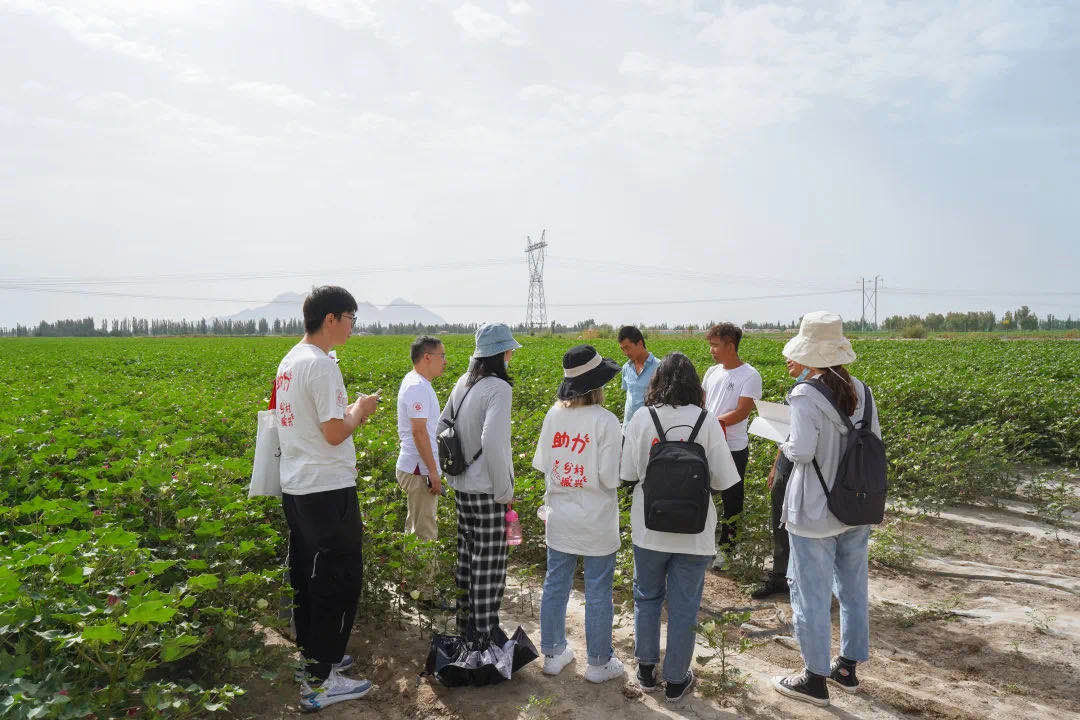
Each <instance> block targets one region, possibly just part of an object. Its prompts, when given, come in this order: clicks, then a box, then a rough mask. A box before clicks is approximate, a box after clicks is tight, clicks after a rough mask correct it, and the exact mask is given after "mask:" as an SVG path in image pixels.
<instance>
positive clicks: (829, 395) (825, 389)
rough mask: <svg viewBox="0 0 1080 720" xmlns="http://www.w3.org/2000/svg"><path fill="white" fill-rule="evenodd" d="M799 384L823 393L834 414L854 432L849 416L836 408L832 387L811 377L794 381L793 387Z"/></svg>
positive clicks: (849, 430)
mask: <svg viewBox="0 0 1080 720" xmlns="http://www.w3.org/2000/svg"><path fill="white" fill-rule="evenodd" d="M799 385H809V386H810V387H812V388H814V389H815V390H817V391H818V392H819V393H821V394H822V395H824V396H825V399H826V400H828V401H829V405H831V406H832V409H833V410H835V411H836V414H837V415H839V416H840V419H841V420H842V421H843V423H844V425H845V426H846V427H847V430H848V432H854V431H855V426H854V425H852V424H851V418H849V417H848V416H847V415H845V414H844V412H843V411H842V410H841V409H840V408H838V407H837V406H836V397H835V396H834V395H833V391H832V388H830V387H829V386H828V385H826V384H825V383H824V382H822V381H821V380H818V379H817V378H812V379H810V380H803V381H802V382H797V383H795V387H798V386H799ZM792 389H794V388H792Z"/></svg>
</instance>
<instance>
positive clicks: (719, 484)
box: [619, 405, 739, 555]
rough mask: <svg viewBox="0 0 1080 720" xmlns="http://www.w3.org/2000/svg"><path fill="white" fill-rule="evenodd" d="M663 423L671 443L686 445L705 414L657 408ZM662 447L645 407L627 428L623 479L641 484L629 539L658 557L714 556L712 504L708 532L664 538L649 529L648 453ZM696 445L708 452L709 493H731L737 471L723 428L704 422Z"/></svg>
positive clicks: (632, 508)
mask: <svg viewBox="0 0 1080 720" xmlns="http://www.w3.org/2000/svg"><path fill="white" fill-rule="evenodd" d="M653 409H654V410H656V414H657V415H658V416H659V418H660V425H661V427H663V428H664V430H665V434H666V435H667V439H668V440H686V439H687V438H689V437H690V433H691V432H692V431H693V429H694V424H695V423H696V422H697V420H698V416H699V415H700V414H701V408H699V407H698V406H697V405H682V406H680V407H677V408H676V407H671V406H670V405H658V406H656V407H654V408H653ZM659 441H660V437H659V435H658V434H657V432H656V426H655V425H653V420H652V416H651V415H650V414H649V410H648V408H647V407H644V408H642V409H641V410H640V412H636V413H634V417H633V418H632V419H631V420H630V425H629V426H627V428H626V442H625V443H624V444H623V449H622V469H621V470H620V472H619V474H620V475H621V477H622V479H623V480H625V481H626V482H633V483H637V485H635V486H634V499H633V504H632V505H631V506H630V536H631V538H632V539H633V541H634V544H635V545H637V546H638V547H642V548H646V549H647V550H656V551H658V552H669V553H686V554H688V555H715V554H716V507H715V505H716V504H715V503H713V502H710V503H709V516H708V519H707V520H706V521H705V529H704V530H702V531H701V532H699V533H698V534H696V535H689V534H686V535H684V534H681V533H669V532H660V531H659V530H649V529H648V528H647V527H645V494H644V491H643V490H642V487H641V485H642V482H643V481H644V480H645V469H646V468H647V467H648V465H649V449H650V448H652V446H653V445H655V444H656V443H658V442H659ZM695 442H697V444H698V445H701V446H702V447H703V448H705V457H706V459H707V460H708V461H709V487H711V488H712V489H713V490H727V489H728V488H729V487H731V486H732V485H735V484H736V483H738V482H739V471H738V470H736V469H735V461H734V460H732V459H731V451H730V450H728V446H727V441H725V440H724V428H722V427H721V426H720V421H719V420H717V419H716V417H715V416H709V417H706V418H705V422H703V423H702V424H701V430H699V431H698V434H697V438H695Z"/></svg>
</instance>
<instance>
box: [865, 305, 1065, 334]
mask: <svg viewBox="0 0 1080 720" xmlns="http://www.w3.org/2000/svg"><path fill="white" fill-rule="evenodd" d="M846 324H847V323H845V325H846ZM919 326H922V327H923V328H926V329H927V330H930V331H932V332H942V331H944V332H992V331H994V330H1003V331H1007V330H1076V329H1080V319H1078V320H1073V317H1072V315H1069V316H1068V318H1066V319H1062V318H1059V317H1055V316H1054V315H1053V314H1050V313H1048V314H1047V315H1046V316H1045V317H1044V318H1041V319H1040V318H1039V317H1038V316H1037V315H1036V314H1035V313H1033V312H1032V311H1031V308H1029V307H1028V306H1027V305H1021V306H1020V307H1019V308H1017V309H1016V310H1006V311H1005V314H1004V315H1002V316H1001V317H1000V318H998V317H997V316H996V315H995V314H994V313H992V312H990V311H989V310H981V311H969V312H949V313H945V314H942V313H927V314H926V315H925V316H923V315H891V316H889V317H887V318H885V322H884V323H883V324H882V328H883V329H885V330H894V331H899V330H906V329H910V328H917V327H919Z"/></svg>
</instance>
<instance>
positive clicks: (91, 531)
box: [0, 335, 1080, 719]
mask: <svg viewBox="0 0 1080 720" xmlns="http://www.w3.org/2000/svg"><path fill="white" fill-rule="evenodd" d="M408 341H409V339H408V338H401V337H363V338H354V339H353V340H352V341H351V342H350V343H349V344H348V345H347V346H345V347H343V348H340V349H339V353H338V354H339V356H340V358H341V368H342V371H343V374H344V376H345V380H346V384H347V386H348V387H349V390H350V393H352V394H355V393H356V392H358V391H363V392H370V391H373V390H375V389H376V388H382V389H383V391H384V397H386V398H387V400H386V401H385V404H384V407H383V408H381V409H380V411H379V412H378V413H377V415H376V417H375V419H374V420H373V422H372V423H370V424H369V425H367V426H365V427H364V428H363V429H362V430H361V431H360V432H359V433H358V434H357V436H356V445H357V451H358V467H359V471H360V479H359V482H358V485H359V492H360V502H361V506H362V511H363V514H364V521H365V547H364V554H365V557H366V559H367V562H366V564H365V587H364V595H363V599H362V603H363V607H362V610H361V618H364V619H365V620H369V621H370V620H378V619H390V618H393V617H396V616H398V615H399V614H401V613H412V612H415V608H414V607H412V605H413V602H412V600H411V598H410V594H409V591H411V590H413V589H415V588H418V587H420V586H421V585H422V584H423V583H426V582H430V578H429V577H428V576H427V571H426V568H427V567H428V564H427V562H426V560H427V559H428V558H431V559H432V560H433V561H434V562H435V563H436V566H437V567H438V568H439V569H440V571H439V572H438V573H437V578H436V584H437V585H439V586H440V587H441V588H443V589H446V590H449V589H450V585H451V583H452V580H451V577H452V573H451V571H450V568H451V563H452V562H453V544H454V522H455V520H454V513H453V507H452V503H451V502H447V501H444V502H442V504H441V505H440V512H439V527H440V536H441V537H440V540H439V541H437V542H435V543H419V542H417V541H415V539H413V538H409V537H406V536H404V535H403V533H402V532H401V528H402V526H403V523H404V503H403V501H402V498H401V497H400V495H399V493H398V491H397V488H396V484H395V481H394V460H395V458H396V454H397V436H396V430H395V420H394V407H393V401H394V396H395V391H396V389H397V386H398V382H399V381H400V378H401V377H402V376H403V375H404V374H405V372H406V371H407V370H408V369H409V363H408V357H407V356H408ZM523 341H524V347H523V348H522V349H521V350H520V351H518V353H517V354H516V355H515V357H514V361H513V363H512V365H511V374H512V375H513V377H514V378H515V389H514V413H513V423H514V426H513V433H512V437H513V443H514V453H515V465H516V470H517V474H518V482H517V488H518V498H519V509H520V510H521V516H522V518H523V520H524V521H525V535H526V537H525V542H524V543H523V544H522V545H521V546H520V547H519V548H517V549H515V550H514V553H513V556H512V560H513V562H514V567H515V568H516V569H517V571H518V572H528V571H530V569H532V570H538V571H542V562H543V553H544V544H543V530H542V527H541V525H540V523H539V521H537V520H536V518H535V509H536V507H537V506H538V505H539V504H540V503H541V501H542V497H543V491H544V489H543V478H542V477H541V476H540V474H539V473H537V472H535V471H533V470H532V469H531V468H530V462H531V459H532V454H533V450H534V446H535V442H536V437H537V435H538V433H539V429H540V424H541V421H542V419H543V416H544V413H545V412H546V411H547V408H548V407H549V405H550V403H551V402H552V401H553V399H554V393H555V388H556V387H557V385H558V383H559V379H560V376H561V356H562V353H563V352H564V351H565V350H566V349H567V348H568V347H569V346H571V345H573V344H575V342H576V341H575V340H572V339H568V338H524V339H523ZM293 342H294V341H293V340H289V339H282V338H242V339H241V338H235V339H233V338H215V339H195V338H189V339H85V340H84V339H63V340H61V339H57V340H49V339H40V340H34V339H26V340H5V341H0V372H2V373H3V376H4V377H5V378H7V382H6V386H7V388H8V389H7V396H6V398H5V401H4V402H3V403H2V404H0V718H80V717H97V718H102V719H104V718H107V717H124V716H138V717H148V718H153V717H170V718H175V717H201V716H205V715H206V714H207V713H209V712H214V711H217V710H221V709H224V708H225V707H226V706H228V705H229V703H230V702H232V701H233V700H234V698H236V697H237V696H238V695H239V694H241V693H242V692H243V690H242V686H243V685H244V683H245V681H246V680H247V679H250V678H251V677H253V676H255V675H257V674H259V673H260V672H262V673H266V672H269V671H272V670H274V669H277V670H283V668H282V666H281V660H280V658H279V657H277V656H274V655H273V654H272V653H271V651H269V650H267V648H266V647H265V645H264V643H263V641H262V636H261V634H260V633H259V632H258V630H257V628H258V627H260V626H274V625H276V624H279V623H280V621H279V619H278V607H279V602H280V598H281V591H282V573H281V568H282V561H283V558H284V554H285V543H284V539H283V535H282V530H283V521H282V517H281V510H280V507H279V506H278V505H277V504H276V503H275V501H273V500H271V499H265V498H261V499H257V500H248V499H247V497H246V488H247V478H248V475H249V473H250V467H251V457H252V450H253V447H252V445H253V439H254V429H255V413H256V411H258V410H259V409H262V408H263V407H265V403H266V401H267V396H268V394H269V389H270V383H271V380H272V378H273V375H274V370H275V368H276V366H277V363H278V361H279V359H280V358H281V356H282V355H284V353H285V352H286V351H287V350H288V348H289V347H290V346H291V344H292V343H293ZM595 344H596V345H597V347H598V348H599V349H600V350H601V352H603V353H604V354H605V355H608V356H610V357H616V358H619V359H621V357H620V355H619V353H618V348H617V346H616V344H615V343H614V341H613V340H597V341H595ZM649 344H650V349H652V350H653V352H655V353H656V354H657V355H660V356H662V355H663V354H664V353H666V352H670V351H673V350H681V351H683V352H686V353H687V354H688V355H689V356H690V357H691V358H692V359H693V360H694V362H695V363H696V364H697V365H698V367H699V369H700V370H701V371H704V369H705V368H706V367H707V366H708V364H709V363H710V359H709V356H708V353H707V347H706V344H705V342H704V340H702V339H701V338H686V337H682V338H679V337H660V338H656V339H653V340H650V343H649ZM446 345H447V351H448V360H449V367H448V368H447V372H446V374H445V375H444V376H443V377H442V378H440V379H438V380H437V381H436V382H435V388H436V390H437V392H438V393H439V396H440V398H442V399H443V400H444V401H445V398H446V396H447V393H448V392H449V390H450V388H451V386H452V384H453V382H454V380H455V379H456V377H457V376H458V375H459V374H460V373H461V372H463V371H464V369H465V367H466V363H467V360H468V356H469V354H470V353H471V350H472V339H471V338H470V337H462V336H448V337H447V338H446ZM781 347H782V344H781V342H780V341H778V340H776V339H772V338H769V337H767V336H756V335H755V336H748V337H747V338H746V339H745V340H744V341H743V348H742V350H743V356H744V359H746V360H748V361H749V362H751V363H753V364H754V365H755V366H756V367H757V368H758V369H759V371H760V372H761V374H762V377H763V380H764V392H765V397H766V399H771V400H780V399H782V397H783V395H784V393H785V392H786V390H787V389H788V388H789V387H790V385H791V380H790V378H788V377H787V374H786V372H785V369H784V365H783V359H782V357H781V356H780V349H781ZM855 348H856V352H857V353H858V354H859V358H860V359H859V361H858V362H857V363H856V364H855V365H854V366H853V368H852V369H853V372H854V373H855V374H856V375H857V376H858V377H860V378H861V379H863V380H865V381H866V382H867V383H869V384H870V385H871V386H872V387H873V388H874V390H875V395H876V397H877V399H878V403H879V407H880V412H881V421H882V428H883V433H884V435H885V439H886V442H887V445H888V449H889V458H890V471H891V480H892V483H893V494H894V496H896V497H899V498H904V499H907V500H909V501H912V502H915V503H918V504H920V505H924V506H928V507H935V506H939V505H942V504H945V503H952V502H960V501H966V500H972V499H975V498H978V497H982V496H986V495H1000V494H1002V493H1009V492H1013V491H1015V489H1016V484H1017V482H1018V479H1017V477H1018V476H1017V474H1016V473H1015V472H1014V469H1015V467H1016V466H1017V465H1031V466H1045V465H1067V466H1074V467H1075V466H1076V465H1078V464H1080V413H1078V408H1080V383H1078V382H1077V381H1076V375H1077V373H1076V368H1077V367H1080V343H1075V342H1069V341H1049V340H1047V341H1039V342H1002V341H999V340H996V339H977V340H931V341H921V342H905V341H890V340H877V339H867V340H857V341H856V345H855ZM606 402H607V405H608V407H609V408H610V409H611V410H612V411H614V412H615V413H616V414H618V415H620V416H621V412H622V403H623V395H622V392H621V390H619V388H618V383H617V381H616V382H613V383H612V384H611V385H609V388H608V394H607V400H606ZM752 448H753V449H752V454H751V463H750V467H749V470H748V473H747V505H746V509H745V510H744V513H743V517H742V533H743V534H742V537H743V542H742V543H741V544H740V552H739V556H738V558H737V561H738V565H739V567H740V568H741V569H742V571H743V573H744V576H745V577H750V575H752V574H753V573H755V572H756V571H757V569H758V568H760V566H761V562H762V559H763V558H764V556H765V554H766V552H767V549H768V532H769V531H768V522H767V518H768V506H767V495H766V492H765V487H764V481H765V475H766V474H767V472H768V467H769V464H770V463H771V461H772V457H773V454H774V453H775V447H774V446H773V445H772V444H771V443H767V442H764V441H756V442H755V443H754V444H753V445H752ZM623 509H624V522H623V527H624V530H625V531H626V535H627V537H625V539H624V547H623V551H622V553H621V554H620V562H619V567H618V571H617V572H618V574H619V585H620V587H622V588H623V589H625V587H626V584H627V583H628V581H629V579H630V577H631V564H630V552H629V550H630V543H629V537H628V535H629V521H628V517H626V516H625V511H626V509H627V508H626V503H625V499H624V504H623ZM268 653H270V654H269V655H268Z"/></svg>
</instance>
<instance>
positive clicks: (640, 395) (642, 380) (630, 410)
mask: <svg viewBox="0 0 1080 720" xmlns="http://www.w3.org/2000/svg"><path fill="white" fill-rule="evenodd" d="M659 364H660V361H659V360H657V359H656V356H655V355H653V354H652V353H649V357H647V358H645V364H644V365H642V366H641V374H640V375H639V374H638V371H637V368H635V367H634V361H633V360H627V361H626V363H624V364H623V366H622V389H623V390H625V391H626V406H625V407H624V408H623V429H625V428H626V426H627V425H629V424H630V418H632V417H634V413H636V412H637V411H638V409H639V408H641V407H642V406H643V405H644V404H645V388H647V387H648V386H649V380H650V379H651V378H652V376H653V373H654V372H656V367H657V366H658V365H659Z"/></svg>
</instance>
